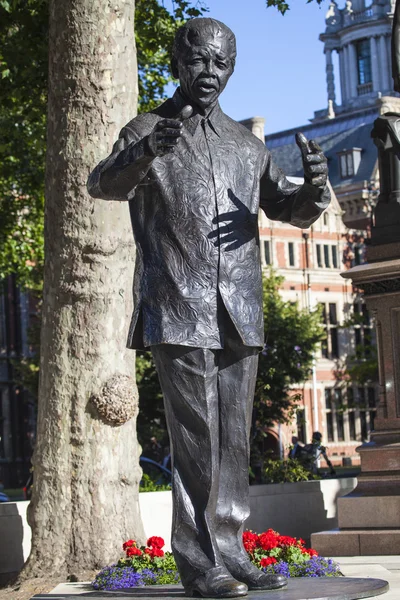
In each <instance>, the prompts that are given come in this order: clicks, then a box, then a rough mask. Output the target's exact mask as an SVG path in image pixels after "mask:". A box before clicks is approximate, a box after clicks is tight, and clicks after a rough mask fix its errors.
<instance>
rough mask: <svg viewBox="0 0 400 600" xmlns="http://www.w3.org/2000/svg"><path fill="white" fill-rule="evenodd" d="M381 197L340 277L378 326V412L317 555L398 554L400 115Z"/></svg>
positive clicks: (389, 137) (384, 144)
mask: <svg viewBox="0 0 400 600" xmlns="http://www.w3.org/2000/svg"><path fill="white" fill-rule="evenodd" d="M399 17H400V0H397V4H396V11H395V19H394V28H393V36H392V56H393V79H394V82H395V85H394V87H395V89H396V90H399V89H400V85H399V84H400V77H399V73H400V68H399V67H400V38H399V28H400V24H399ZM371 136H372V138H373V140H374V143H375V145H376V146H377V148H378V161H379V172H380V195H379V198H378V202H377V204H376V207H375V210H374V214H373V217H372V224H371V239H370V240H369V245H368V249H367V261H368V263H367V264H365V265H360V266H357V267H354V268H352V269H350V270H349V271H347V272H345V273H342V276H343V277H344V278H346V279H351V280H352V282H353V285H354V286H355V287H357V288H358V289H360V290H362V291H363V292H364V298H365V302H366V305H367V308H368V310H369V311H370V312H371V313H372V314H373V316H374V319H375V323H376V334H377V346H378V362H379V385H380V393H379V404H378V408H377V419H376V420H375V429H374V431H373V432H372V433H371V441H370V442H369V443H366V444H363V445H362V446H360V447H359V448H357V451H358V452H359V453H360V457H361V474H360V476H359V479H358V485H357V487H356V488H355V490H353V492H352V493H351V494H349V495H348V496H345V497H343V498H339V499H338V522H339V530H338V531H334V532H321V533H317V534H314V535H312V538H311V541H312V545H313V547H314V548H316V549H317V550H318V551H319V552H320V553H321V554H325V555H327V554H329V555H332V556H335V555H336V556H339V555H342V556H343V555H351V556H353V555H376V554H399V553H400V114H396V113H391V112H389V113H386V114H384V115H382V116H381V117H379V118H378V119H376V121H375V123H374V128H373V130H372V133H371Z"/></svg>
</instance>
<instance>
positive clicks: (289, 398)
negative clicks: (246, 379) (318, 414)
mask: <svg viewBox="0 0 400 600" xmlns="http://www.w3.org/2000/svg"><path fill="white" fill-rule="evenodd" d="M282 283H283V277H280V276H278V275H276V274H275V273H274V271H273V270H272V269H270V271H269V274H268V275H266V276H264V279H263V288H264V293H263V297H264V323H265V325H264V327H265V335H266V342H265V347H264V349H263V351H262V352H261V355H260V361H259V367H258V376H257V384H256V393H255V400H254V406H255V411H256V415H255V417H256V420H257V421H258V427H259V428H265V427H266V426H269V425H272V423H274V422H280V423H288V422H291V419H292V413H293V410H294V409H295V408H296V405H297V401H298V400H299V399H300V397H299V395H294V394H293V393H292V392H291V387H292V386H293V385H296V384H301V383H303V382H304V381H306V380H307V379H309V377H310V369H311V365H312V360H313V356H314V353H315V351H316V348H317V346H318V344H319V343H320V342H321V341H322V340H323V339H324V336H325V333H324V329H323V327H322V325H321V316H320V312H319V310H315V311H308V310H307V309H301V308H299V306H298V304H297V303H293V302H288V301H285V300H283V298H282V297H281V295H280V293H279V288H280V287H281V285H282Z"/></svg>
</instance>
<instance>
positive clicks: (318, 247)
mask: <svg viewBox="0 0 400 600" xmlns="http://www.w3.org/2000/svg"><path fill="white" fill-rule="evenodd" d="M317 264H318V266H319V267H323V266H324V265H323V264H322V253H321V244H317Z"/></svg>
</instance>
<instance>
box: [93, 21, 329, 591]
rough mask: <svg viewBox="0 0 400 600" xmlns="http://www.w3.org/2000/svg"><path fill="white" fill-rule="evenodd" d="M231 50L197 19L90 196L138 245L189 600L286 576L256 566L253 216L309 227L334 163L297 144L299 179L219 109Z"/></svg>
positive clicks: (276, 583) (256, 262)
mask: <svg viewBox="0 0 400 600" xmlns="http://www.w3.org/2000/svg"><path fill="white" fill-rule="evenodd" d="M235 57H236V41H235V36H234V34H233V33H232V31H231V30H230V29H229V28H228V27H227V26H226V25H224V24H223V23H220V22H219V21H216V20H215V19H210V18H198V19H192V20H190V21H188V22H187V23H186V25H184V26H183V27H181V28H180V29H179V30H178V32H177V34H176V38H175V43H174V48H173V57H172V71H173V74H174V76H175V77H176V78H178V79H179V82H180V87H179V88H178V89H177V91H176V93H175V94H174V96H173V97H172V98H170V99H169V100H167V101H166V102H164V103H163V104H162V105H161V106H159V107H158V108H156V109H155V110H153V111H152V112H150V113H146V114H141V115H139V116H138V117H136V118H134V119H133V120H132V121H130V122H129V123H128V124H127V125H126V126H125V127H124V128H123V129H122V131H121V133H120V137H119V139H118V141H117V142H116V143H115V145H114V148H113V150H112V153H111V154H110V156H109V157H108V158H106V159H105V160H103V161H102V162H101V163H100V164H99V165H98V166H97V167H96V168H95V170H94V171H93V173H92V174H91V175H90V178H89V182H88V189H89V192H90V194H91V195H92V196H94V197H96V198H102V199H105V200H127V201H128V202H129V208H130V214H131V219H132V228H133V233H134V237H135V241H136V246H137V257H136V269H135V277H134V286H133V294H134V311H133V316H132V322H131V326H130V330H129V338H128V346H129V347H130V348H151V351H152V353H153V357H154V361H155V364H156V368H157V372H158V376H159V378H160V383H161V387H162V391H163V395H164V403H165V412H166V416H167V423H168V429H169V434H170V439H171V445H172V456H173V500H174V515H173V526H172V548H173V553H174V556H175V559H176V563H177V565H178V569H179V572H180V574H181V578H182V583H183V586H184V588H185V592H186V594H187V595H189V596H191V595H195V594H197V595H201V596H204V597H217V598H218V597H222V598H224V597H236V596H244V595H246V593H247V590H248V589H249V590H264V589H274V588H280V587H282V586H284V585H285V583H286V580H285V578H284V577H281V576H280V575H271V574H266V573H264V572H262V571H260V570H258V569H257V568H256V567H255V566H253V565H252V564H251V563H250V561H249V559H248V556H247V554H246V552H245V550H244V548H243V545H242V532H243V524H244V522H245V520H246V519H247V517H248V515H249V499H248V495H249V493H248V465H249V429H250V418H251V413H252V402H253V395H254V385H255V378H256V373H257V362H258V353H259V351H260V349H261V348H262V347H263V345H264V339H263V333H264V331H263V312H262V282H261V263H260V249H259V235H258V223H257V215H258V209H259V207H261V208H262V209H263V210H264V212H265V213H266V215H267V217H268V218H269V219H274V220H280V221H285V222H287V223H291V224H292V225H295V226H297V227H301V228H306V227H309V226H310V225H311V224H312V223H313V222H314V221H315V220H316V219H318V217H319V216H320V214H321V213H322V211H323V210H324V209H325V208H326V207H327V206H328V204H329V200H330V196H329V191H328V189H327V187H326V180H327V164H326V159H325V157H324V155H323V153H322V151H321V149H320V148H319V146H318V145H317V144H316V143H315V142H313V141H310V142H308V141H307V140H306V138H305V137H304V136H303V135H301V134H299V135H298V136H297V143H298V145H299V147H300V151H301V153H302V157H303V165H304V178H305V183H304V184H303V185H301V186H298V185H294V184H293V183H290V182H289V181H288V180H287V179H286V177H285V175H284V173H283V172H282V171H281V170H280V169H279V168H277V167H276V166H275V165H274V163H273V161H272V160H271V155H270V153H269V151H268V150H267V148H266V147H265V145H264V144H263V143H262V142H261V141H259V140H258V139H257V138H256V137H255V136H254V135H253V134H252V133H250V131H248V130H247V129H246V128H244V127H243V126H242V125H240V124H238V123H237V122H235V121H233V120H232V119H230V118H229V117H228V116H227V115H225V114H224V113H223V112H222V110H221V108H220V105H219V103H218V97H219V95H220V94H221V92H222V91H223V90H224V88H225V86H226V84H227V82H228V80H229V78H230V76H231V75H232V73H233V70H234V66H235Z"/></svg>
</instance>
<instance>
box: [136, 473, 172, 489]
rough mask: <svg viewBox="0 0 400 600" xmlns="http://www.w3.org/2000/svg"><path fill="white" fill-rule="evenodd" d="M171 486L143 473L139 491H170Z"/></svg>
mask: <svg viewBox="0 0 400 600" xmlns="http://www.w3.org/2000/svg"><path fill="white" fill-rule="evenodd" d="M170 490H171V486H170V485H168V484H159V483H156V482H155V481H153V480H152V478H151V477H150V475H147V473H143V475H142V479H141V481H140V485H139V492H168V491H170Z"/></svg>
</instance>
